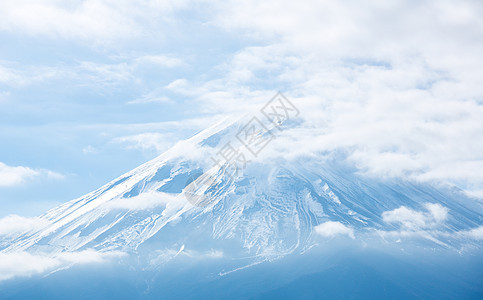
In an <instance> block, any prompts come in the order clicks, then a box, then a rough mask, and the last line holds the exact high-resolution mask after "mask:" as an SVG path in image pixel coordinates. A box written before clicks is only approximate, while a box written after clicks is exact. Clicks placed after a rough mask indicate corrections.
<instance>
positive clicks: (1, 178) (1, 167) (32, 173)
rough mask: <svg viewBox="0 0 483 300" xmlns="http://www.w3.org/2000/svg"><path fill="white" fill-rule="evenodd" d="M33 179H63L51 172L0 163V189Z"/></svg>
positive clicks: (60, 175) (61, 176)
mask: <svg viewBox="0 0 483 300" xmlns="http://www.w3.org/2000/svg"><path fill="white" fill-rule="evenodd" d="M34 177H45V178H50V179H62V178H64V176H63V175H62V174H59V173H56V172H53V171H49V170H45V169H31V168H28V167H22V166H18V167H12V166H8V165H6V164H4V163H2V162H0V187H1V186H15V185H19V184H22V183H25V182H26V181H27V180H29V179H32V178H34Z"/></svg>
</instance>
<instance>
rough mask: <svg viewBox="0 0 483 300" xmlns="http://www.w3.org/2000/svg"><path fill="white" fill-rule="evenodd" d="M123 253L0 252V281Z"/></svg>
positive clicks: (113, 256) (109, 257)
mask: <svg viewBox="0 0 483 300" xmlns="http://www.w3.org/2000/svg"><path fill="white" fill-rule="evenodd" d="M125 255H126V254H125V253H123V252H119V251H112V252H98V251H95V250H84V251H80V252H69V253H58V254H47V253H42V254H31V253H28V252H24V251H23V252H0V281H2V280H7V279H11V278H15V277H25V276H27V277H28V276H32V275H35V274H41V273H45V272H48V271H53V270H55V269H59V268H63V267H68V266H71V265H73V264H87V263H104V262H107V261H109V260H111V259H113V258H116V257H121V256H125Z"/></svg>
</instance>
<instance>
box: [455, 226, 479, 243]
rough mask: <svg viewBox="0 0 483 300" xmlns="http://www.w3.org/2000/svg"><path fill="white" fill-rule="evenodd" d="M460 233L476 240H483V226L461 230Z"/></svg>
mask: <svg viewBox="0 0 483 300" xmlns="http://www.w3.org/2000/svg"><path fill="white" fill-rule="evenodd" d="M458 234H459V235H462V236H463V237H467V238H471V239H474V240H483V226H480V227H476V228H473V229H470V230H466V231H459V232H458Z"/></svg>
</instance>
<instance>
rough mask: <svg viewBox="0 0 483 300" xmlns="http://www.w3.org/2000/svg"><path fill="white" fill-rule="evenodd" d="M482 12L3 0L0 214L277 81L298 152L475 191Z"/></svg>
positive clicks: (58, 192) (52, 198) (114, 167)
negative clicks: (289, 108)
mask: <svg viewBox="0 0 483 300" xmlns="http://www.w3.org/2000/svg"><path fill="white" fill-rule="evenodd" d="M482 14H483V4H482V3H481V2H479V1H470V0H465V1H438V3H433V2H432V1H394V2H391V4H387V3H385V1H367V2H365V3H364V4H361V3H359V2H358V1H337V2H335V1H311V0H304V1H297V2H293V1H263V3H261V2H260V3H259V1H244V2H243V3H239V2H236V1H124V0H123V1H111V0H88V1H80V0H79V1H46V0H37V1H34V0H18V1H4V2H2V3H1V4H0V41H1V43H0V142H1V145H2V147H0V207H1V211H0V217H2V216H6V215H9V214H14V213H15V214H21V215H27V216H32V215H36V214H39V213H42V212H43V211H45V210H46V209H48V208H50V207H53V206H55V205H57V204H59V203H62V202H65V201H68V200H70V199H73V198H76V197H79V196H81V195H83V194H86V193H88V192H90V191H92V190H93V189H95V188H97V187H99V186H101V185H103V184H104V183H106V182H108V181H109V180H112V179H114V178H116V177H117V176H119V175H121V174H122V173H124V172H126V171H129V170H130V169H132V168H134V167H136V166H137V165H139V164H141V163H143V162H145V161H147V160H149V159H151V158H153V157H155V156H156V155H158V154H160V153H161V152H162V151H163V150H165V149H167V148H168V147H169V146H171V145H173V144H174V143H175V142H177V141H179V140H181V139H184V138H186V137H189V136H190V135H192V134H194V133H195V132H197V131H198V130H200V129H203V128H205V127H207V126H209V125H210V124H212V123H214V122H215V121H216V120H218V119H219V118H220V117H222V116H223V115H226V114H232V113H241V112H244V111H247V110H250V109H253V108H256V107H259V106H260V103H264V102H266V101H267V100H269V99H270V98H271V96H273V94H274V93H275V92H276V91H278V90H280V91H282V92H284V93H285V94H286V95H287V96H288V97H289V98H290V99H292V100H293V101H294V102H295V103H297V105H298V106H299V107H300V108H301V110H302V115H303V116H304V118H305V119H306V121H307V124H310V125H309V126H307V128H306V129H307V130H306V131H305V132H303V133H301V134H299V135H298V136H294V137H292V138H293V149H292V150H294V151H296V152H297V153H299V152H300V153H299V154H300V155H304V154H307V153H314V152H317V151H327V150H344V151H348V152H349V153H350V155H349V160H351V161H352V162H353V163H354V164H355V165H356V166H357V167H359V168H360V169H361V171H363V172H367V173H369V174H372V175H375V176H400V177H404V178H408V177H409V178H413V179H415V180H427V181H437V182H444V183H450V184H456V185H457V186H459V187H461V188H463V189H464V190H465V191H467V192H468V193H469V194H471V195H474V196H475V197H480V198H481V197H482V196H483V185H482V184H481V182H483V172H482V171H481V170H482V169H483V156H482V153H483V143H482V141H483V121H482V120H483V108H482V105H483V86H482V85H481V82H482V80H483V57H482V54H481V53H483V21H482V20H481V17H480V16H481V15H482ZM300 149H303V151H300ZM289 150H290V149H289Z"/></svg>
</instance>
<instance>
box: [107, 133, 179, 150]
mask: <svg viewBox="0 0 483 300" xmlns="http://www.w3.org/2000/svg"><path fill="white" fill-rule="evenodd" d="M112 142H113V143H119V144H124V145H126V148H127V149H138V150H155V151H157V152H161V151H164V150H166V149H168V147H169V146H171V145H172V143H173V139H172V137H171V136H170V135H168V134H163V133H157V132H146V133H140V134H135V135H129V136H122V137H117V138H114V139H113V140H112Z"/></svg>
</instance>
